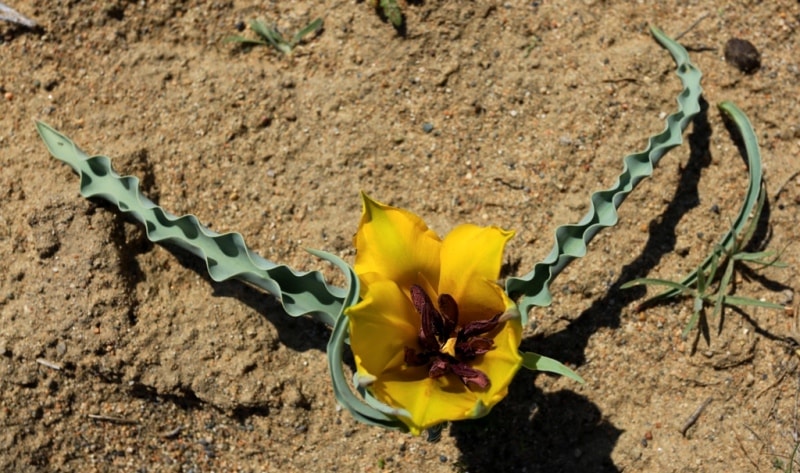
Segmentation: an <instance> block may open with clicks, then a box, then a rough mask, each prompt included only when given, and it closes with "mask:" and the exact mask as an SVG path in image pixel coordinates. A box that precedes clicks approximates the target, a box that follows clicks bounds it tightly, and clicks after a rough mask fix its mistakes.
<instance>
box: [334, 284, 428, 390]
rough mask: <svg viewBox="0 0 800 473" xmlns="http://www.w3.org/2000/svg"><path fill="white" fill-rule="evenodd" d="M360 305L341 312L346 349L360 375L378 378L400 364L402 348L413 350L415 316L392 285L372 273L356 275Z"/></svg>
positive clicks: (414, 344) (406, 298)
mask: <svg viewBox="0 0 800 473" xmlns="http://www.w3.org/2000/svg"><path fill="white" fill-rule="evenodd" d="M359 278H360V279H361V282H362V288H364V291H362V294H361V297H362V299H361V301H360V302H359V303H358V304H355V305H353V306H350V307H349V308H347V309H346V310H345V314H346V315H347V316H348V317H349V318H350V346H351V348H352V350H353V354H354V355H355V358H356V366H357V367H358V371H359V373H360V374H370V375H373V376H378V377H379V376H380V375H381V373H383V372H384V371H386V370H389V369H393V368H395V367H397V366H400V365H402V364H403V363H404V355H405V347H416V346H417V334H418V333H419V316H417V317H416V318H412V317H410V316H409V314H414V307H413V306H412V305H411V301H410V300H409V298H408V297H407V296H406V295H405V294H404V293H403V291H402V290H401V289H400V288H399V287H398V286H397V284H396V283H395V282H394V281H390V280H388V279H382V278H380V276H379V275H376V274H375V273H371V274H365V275H360V276H359Z"/></svg>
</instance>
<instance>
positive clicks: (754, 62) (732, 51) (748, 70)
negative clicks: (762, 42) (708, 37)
mask: <svg viewBox="0 0 800 473" xmlns="http://www.w3.org/2000/svg"><path fill="white" fill-rule="evenodd" d="M725 60H726V61H728V62H729V63H730V64H733V65H734V66H736V68H738V69H739V70H740V71H742V72H744V73H745V74H752V73H754V72H756V71H757V70H758V69H759V68H760V67H761V54H760V53H759V52H758V49H756V47H755V46H753V43H751V42H750V41H747V40H746V39H739V38H732V39H729V40H728V42H727V43H725Z"/></svg>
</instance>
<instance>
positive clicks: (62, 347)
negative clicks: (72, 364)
mask: <svg viewBox="0 0 800 473" xmlns="http://www.w3.org/2000/svg"><path fill="white" fill-rule="evenodd" d="M66 352H67V344H66V343H64V341H63V340H62V341H60V342H58V344H56V353H58V356H64V353H66Z"/></svg>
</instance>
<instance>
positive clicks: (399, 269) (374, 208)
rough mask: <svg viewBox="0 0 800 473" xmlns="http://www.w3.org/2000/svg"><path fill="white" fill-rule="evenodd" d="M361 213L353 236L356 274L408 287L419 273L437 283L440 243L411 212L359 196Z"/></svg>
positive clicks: (417, 277) (365, 196) (413, 282)
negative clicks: (367, 274) (374, 274)
mask: <svg viewBox="0 0 800 473" xmlns="http://www.w3.org/2000/svg"><path fill="white" fill-rule="evenodd" d="M362 199H363V201H364V211H363V214H362V216H361V224H360V225H359V228H358V233H357V234H356V237H355V246H356V262H355V271H356V273H357V274H364V273H369V272H376V273H379V274H381V275H382V276H383V277H385V278H386V279H391V280H393V281H395V282H396V283H397V284H398V285H399V286H400V287H404V288H408V287H410V286H411V285H412V284H415V283H417V281H418V280H419V274H422V275H424V277H425V278H426V279H427V280H428V281H430V282H432V283H434V284H435V281H438V280H439V251H440V249H441V244H442V243H441V240H440V239H439V237H438V236H437V235H436V233H434V232H433V231H432V230H430V229H429V228H428V226H427V225H425V222H424V221H423V220H422V219H421V218H419V217H418V216H416V215H414V214H413V213H411V212H409V211H407V210H403V209H398V208H395V207H390V206H388V205H385V204H382V203H380V202H376V201H374V200H372V199H370V198H369V197H368V196H367V195H366V194H362Z"/></svg>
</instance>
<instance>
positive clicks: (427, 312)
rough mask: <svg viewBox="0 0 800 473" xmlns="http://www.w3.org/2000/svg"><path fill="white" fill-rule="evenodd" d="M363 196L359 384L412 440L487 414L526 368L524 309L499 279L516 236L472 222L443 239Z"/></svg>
mask: <svg viewBox="0 0 800 473" xmlns="http://www.w3.org/2000/svg"><path fill="white" fill-rule="evenodd" d="M362 197H363V201H364V208H363V214H362V217H361V223H360V225H359V228H358V233H357V234H356V237H355V246H356V250H357V254H356V261H355V267H354V269H355V272H356V274H357V275H358V278H359V281H360V282H361V300H360V301H359V302H358V303H357V304H355V305H353V306H351V307H349V308H348V309H346V310H345V314H346V315H347V316H348V317H349V323H350V345H351V348H352V350H353V354H354V356H355V360H356V367H357V370H358V379H359V380H360V382H361V383H362V384H363V385H366V388H367V389H368V390H369V392H370V393H371V394H372V395H373V396H374V397H375V398H376V399H377V400H378V401H380V402H382V403H384V404H386V405H387V406H389V407H390V408H391V409H392V410H393V412H394V413H395V415H397V416H398V418H400V419H401V420H402V421H403V423H405V424H406V425H407V426H408V428H409V430H410V431H411V432H412V433H414V434H415V435H418V434H419V433H420V432H422V431H423V430H425V429H428V428H431V427H434V426H436V425H438V424H441V423H443V422H446V421H455V420H462V419H469V418H476V417H481V416H483V415H485V414H487V413H488V412H489V410H490V409H491V408H492V407H493V406H494V405H495V404H497V403H498V402H499V401H500V400H501V399H503V398H504V397H505V396H506V394H507V393H508V385H509V383H510V382H511V380H512V379H513V377H514V375H515V374H516V372H517V370H518V369H519V367H520V366H521V364H522V357H521V356H520V354H519V344H520V340H521V336H522V325H521V322H520V317H519V311H518V310H517V308H516V305H515V304H514V303H513V302H512V301H511V300H510V299H509V298H508V296H507V295H506V294H505V292H504V291H503V289H502V288H501V287H500V286H499V285H498V284H497V283H496V280H497V278H498V277H499V274H500V266H501V263H502V257H503V249H504V247H505V244H506V242H507V241H508V240H509V239H510V238H511V237H512V236H513V235H514V233H513V232H511V231H505V230H502V229H500V228H498V227H479V226H477V225H471V224H465V225H460V226H458V227H456V228H455V229H453V231H451V232H450V233H449V234H448V235H447V236H446V237H445V238H444V239H440V238H439V237H438V236H437V235H436V234H435V233H434V232H433V231H431V230H430V229H428V227H427V225H425V222H424V221H423V220H422V219H421V218H420V217H418V216H417V215H414V214H413V213H411V212H409V211H406V210H403V209H399V208H395V207H391V206H388V205H384V204H381V203H379V202H375V201H373V200H372V199H370V198H369V197H367V196H366V195H363V196H362Z"/></svg>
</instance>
